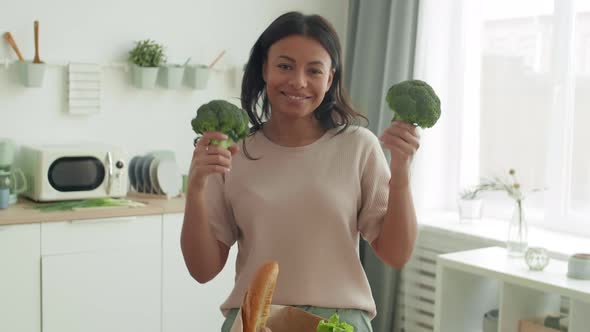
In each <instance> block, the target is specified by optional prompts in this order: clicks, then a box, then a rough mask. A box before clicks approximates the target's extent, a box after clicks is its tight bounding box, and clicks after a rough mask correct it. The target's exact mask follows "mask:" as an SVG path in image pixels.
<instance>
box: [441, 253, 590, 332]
mask: <svg viewBox="0 0 590 332" xmlns="http://www.w3.org/2000/svg"><path fill="white" fill-rule="evenodd" d="M566 274H567V263H566V262H564V261H557V260H551V262H550V263H549V265H548V266H547V267H546V268H545V270H544V271H530V270H529V269H528V267H527V266H526V264H525V262H524V259H523V258H512V257H509V256H508V255H507V254H506V250H505V249H504V248H499V247H490V248H483V249H476V250H470V251H463V252H456V253H451V254H445V255H440V256H438V259H437V284H436V302H435V303H436V305H435V306H436V307H435V311H436V313H435V331H437V332H457V331H482V319H483V316H484V314H485V312H487V311H489V310H491V309H496V308H497V309H499V322H498V331H501V332H516V331H518V322H519V320H521V319H529V318H533V317H540V316H544V315H546V314H549V313H556V312H560V306H561V299H562V298H566V299H567V301H568V306H569V321H570V325H569V332H586V331H588V326H590V318H589V317H590V282H589V281H583V280H575V279H570V278H568V277H567V276H566Z"/></svg>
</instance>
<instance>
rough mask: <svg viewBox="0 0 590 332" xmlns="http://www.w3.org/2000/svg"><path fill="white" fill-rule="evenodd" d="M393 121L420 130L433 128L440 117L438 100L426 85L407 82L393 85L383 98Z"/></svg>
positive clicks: (421, 82) (422, 82) (417, 81)
mask: <svg viewBox="0 0 590 332" xmlns="http://www.w3.org/2000/svg"><path fill="white" fill-rule="evenodd" d="M385 99H386V100H387V104H388V105H389V108H390V109H391V110H392V111H393V119H392V121H394V120H398V121H403V122H408V123H412V124H415V125H417V126H419V127H422V128H430V127H432V126H434V124H435V123H436V121H438V118H439V117H440V99H438V96H437V95H436V93H435V92H434V90H433V89H432V87H431V86H430V85H428V83H426V82H424V81H420V80H407V81H403V82H400V83H397V84H394V85H392V86H391V88H389V91H387V96H386V97H385Z"/></svg>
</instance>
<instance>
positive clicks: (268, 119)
mask: <svg viewBox="0 0 590 332" xmlns="http://www.w3.org/2000/svg"><path fill="white" fill-rule="evenodd" d="M341 79H342V57H341V49H340V42H339V40H338V36H337V34H336V33H335V31H334V29H333V28H332V26H331V25H330V24H329V23H328V22H327V21H326V20H325V19H324V18H322V17H321V16H318V15H303V14H301V13H298V12H290V13H286V14H284V15H282V16H280V17H278V18H277V19H276V20H275V21H274V22H273V23H272V24H271V25H270V26H269V27H268V28H267V29H266V30H265V31H264V32H263V33H262V35H261V36H260V37H259V38H258V40H257V41H256V43H255V44H254V46H253V48H252V52H251V55H250V58H249V61H248V63H247V65H246V70H245V74H244V79H243V84H242V108H243V109H244V110H246V111H247V112H248V115H249V117H250V120H251V122H252V132H251V135H250V136H249V137H247V138H246V139H245V140H244V141H243V142H242V145H241V149H239V148H238V146H237V145H234V146H232V147H230V148H229V149H228V150H225V149H220V148H218V147H215V146H209V142H210V141H211V140H213V139H224V135H223V134H221V133H217V132H210V133H206V134H204V135H203V136H202V137H201V138H200V140H199V141H198V143H197V144H196V147H195V150H194V153H193V159H192V164H191V169H190V173H189V188H188V191H187V199H186V209H185V218H184V224H183V229H182V236H181V245H182V250H183V254H184V258H185V262H186V265H187V267H188V269H189V271H190V273H191V275H192V276H193V277H194V278H195V279H196V280H197V281H199V282H200V283H204V282H207V281H209V280H211V279H213V278H214V277H215V276H216V275H217V274H218V273H219V272H220V271H221V270H222V268H223V266H224V265H225V263H226V260H227V256H228V252H229V248H230V247H231V246H232V245H233V244H234V243H236V242H237V243H238V257H237V261H236V279H235V286H234V289H233V290H232V292H231V294H230V295H229V297H228V299H227V300H226V301H225V302H224V303H223V304H222V306H221V309H222V311H223V313H224V315H225V316H226V321H225V323H224V325H223V327H222V331H229V329H230V327H231V325H232V324H233V321H234V319H235V316H236V314H237V312H238V309H239V307H240V305H241V301H242V299H243V297H244V293H245V291H246V289H247V287H248V285H249V282H250V278H251V276H252V274H253V273H254V272H255V271H256V269H257V268H258V267H259V266H260V265H261V264H262V263H264V262H266V261H268V260H271V259H273V260H276V261H278V262H279V266H280V273H279V279H278V281H277V288H276V289H275V292H274V296H273V304H281V305H292V306H297V307H299V308H303V309H304V310H307V311H309V312H312V313H315V314H318V315H320V316H323V317H325V318H328V317H329V316H330V315H332V314H333V313H338V314H339V316H340V318H341V320H343V321H346V322H348V323H350V324H351V325H353V326H354V327H355V331H357V332H363V331H371V326H370V319H372V318H373V317H375V315H376V310H375V303H374V300H373V297H372V295H371V290H370V287H369V284H368V282H367V278H366V275H365V273H364V270H363V268H362V265H361V262H360V260H359V256H358V244H359V236H363V238H364V239H365V240H367V241H369V243H370V244H371V246H372V248H373V249H374V251H375V252H376V253H377V255H378V256H379V257H380V258H381V259H382V260H383V261H384V262H385V263H387V264H389V265H390V266H393V267H395V268H401V267H402V266H403V265H404V264H405V263H406V262H407V261H408V259H409V257H410V255H411V253H412V249H413V246H414V242H415V238H416V215H415V211H414V207H413V203H412V198H411V192H410V187H409V183H410V181H409V178H410V163H411V160H412V157H413V156H414V154H415V152H416V150H417V149H418V147H419V138H418V136H417V134H416V130H415V127H414V126H412V125H409V124H406V123H400V122H394V123H393V124H392V125H391V126H390V127H389V128H387V129H386V130H385V131H384V133H383V134H382V135H381V136H380V137H379V139H380V141H381V143H382V144H383V146H384V147H385V148H386V149H388V150H389V151H390V152H391V160H392V161H391V165H388V164H387V161H386V159H385V156H384V155H383V151H382V149H381V146H380V144H379V139H378V138H377V137H376V136H375V135H373V134H372V133H371V132H370V131H369V130H367V129H365V128H363V127H360V126H358V125H357V123H358V120H359V119H363V118H364V117H363V116H362V115H361V114H359V113H357V112H356V111H355V110H354V109H353V107H352V106H351V104H350V102H349V101H348V98H347V97H346V94H345V93H344V91H343V88H342V86H341ZM260 104H261V106H260V109H259V107H258V106H259V105H260Z"/></svg>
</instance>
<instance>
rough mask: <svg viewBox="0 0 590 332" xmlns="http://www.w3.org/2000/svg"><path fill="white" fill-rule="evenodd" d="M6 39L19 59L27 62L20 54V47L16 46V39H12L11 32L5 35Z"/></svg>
mask: <svg viewBox="0 0 590 332" xmlns="http://www.w3.org/2000/svg"><path fill="white" fill-rule="evenodd" d="M4 38H6V40H7V41H8V44H10V46H11V47H12V49H13V50H14V51H15V52H16V55H17V56H18V59H19V60H20V61H22V62H25V58H23V55H22V54H20V51H19V49H18V46H16V42H15V41H14V38H12V35H11V34H10V32H6V33H5V34H4Z"/></svg>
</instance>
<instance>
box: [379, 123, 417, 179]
mask: <svg viewBox="0 0 590 332" xmlns="http://www.w3.org/2000/svg"><path fill="white" fill-rule="evenodd" d="M379 139H380V140H381V142H382V143H383V146H384V147H385V148H386V149H388V150H389V151H390V152H391V165H390V167H391V182H390V187H397V188H404V187H408V186H409V184H410V165H411V164H412V159H413V158H414V155H415V154H416V151H418V148H419V147H420V136H419V135H418V131H417V130H416V126H414V125H411V124H409V123H405V122H400V121H394V122H392V123H391V126H389V127H388V128H387V129H385V131H384V132H383V134H382V135H381V136H379Z"/></svg>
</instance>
